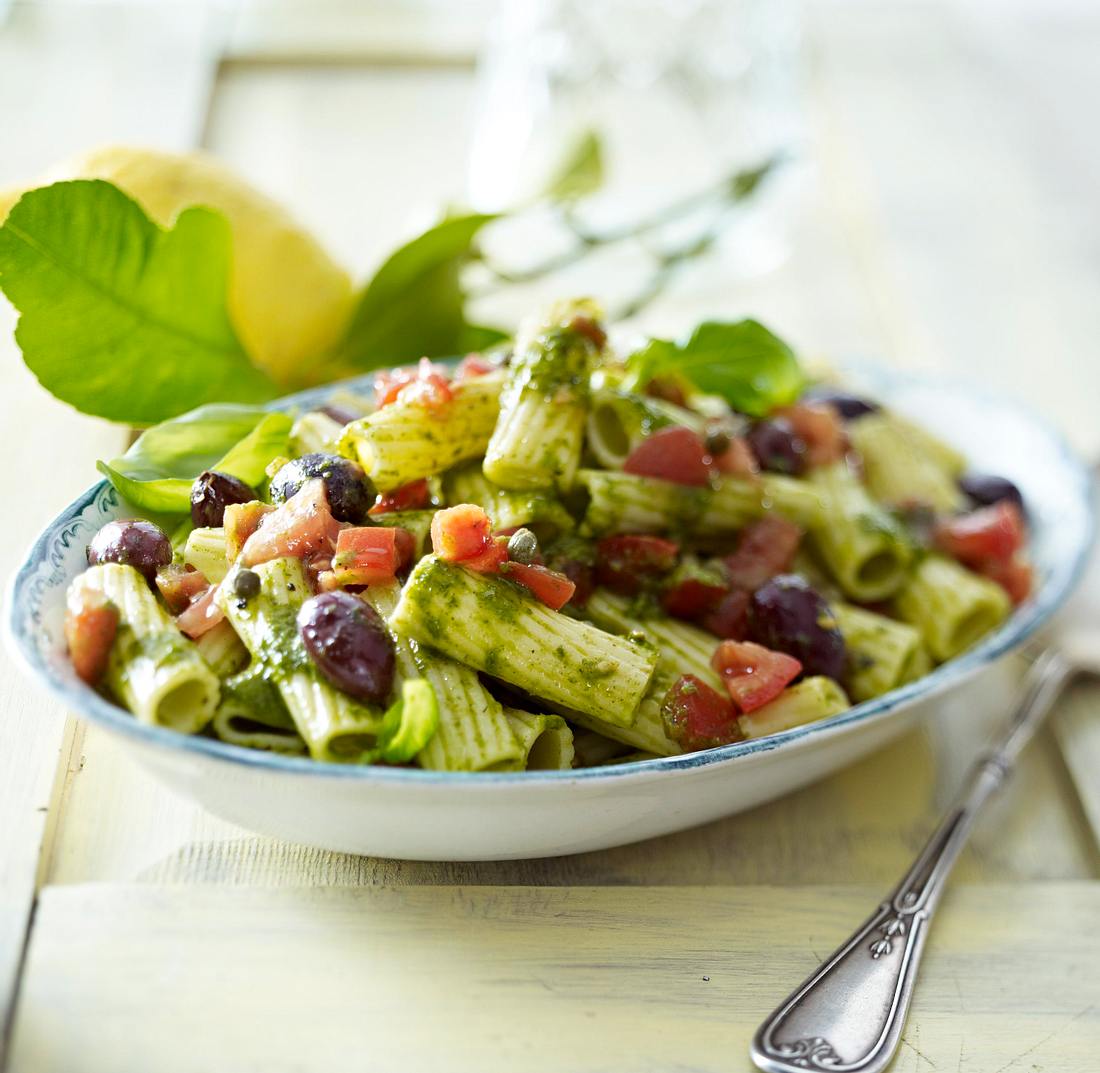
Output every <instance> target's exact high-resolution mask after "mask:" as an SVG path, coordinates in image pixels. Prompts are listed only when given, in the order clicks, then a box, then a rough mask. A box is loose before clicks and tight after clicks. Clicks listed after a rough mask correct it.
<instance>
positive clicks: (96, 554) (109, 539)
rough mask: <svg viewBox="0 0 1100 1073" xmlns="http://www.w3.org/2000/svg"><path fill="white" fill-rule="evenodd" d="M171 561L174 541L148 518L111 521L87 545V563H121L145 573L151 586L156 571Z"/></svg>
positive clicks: (92, 564) (91, 564)
mask: <svg viewBox="0 0 1100 1073" xmlns="http://www.w3.org/2000/svg"><path fill="white" fill-rule="evenodd" d="M171 561H172V542H171V541H170V540H169V539H168V537H167V536H165V534H164V531H163V530H162V529H161V528H160V527H159V526H156V525H154V524H153V523H152V522H146V521H140V520H135V521H121V522H108V523H107V524H106V525H105V526H104V527H103V528H102V529H100V531H99V532H98V533H96V535H95V536H94V537H92V542H91V543H90V544H89V545H88V565H89V566H95V565H96V564H97V563H122V564H123V565H125V566H132V567H133V568H134V569H135V570H137V571H138V572H139V573H141V574H142V575H144V577H145V580H146V581H148V582H149V584H150V585H152V584H153V582H154V581H155V580H156V576H157V570H158V569H159V568H160V567H162V566H167V565H168V564H169V563H170V562H171Z"/></svg>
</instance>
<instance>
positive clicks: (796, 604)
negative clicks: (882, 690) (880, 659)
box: [749, 574, 847, 680]
mask: <svg viewBox="0 0 1100 1073" xmlns="http://www.w3.org/2000/svg"><path fill="white" fill-rule="evenodd" d="M749 636H750V638H751V639H752V640H754V641H755V642H756V643H757V644H761V645H763V646H764V647H765V648H771V649H774V650H776V651H778V652H786V653H787V654H788V655H790V656H794V657H795V659H797V660H799V661H800V662H801V663H802V669H803V670H804V671H805V673H806V674H824V675H827V676H828V677H829V678H835V679H838V680H839V679H840V678H842V677H843V675H844V669H845V664H846V662H847V648H846V646H845V644H844V637H843V635H842V634H841V632H840V630H839V629H838V628H837V625H836V619H835V618H834V617H833V613H832V610H831V609H830V608H829V605H828V604H827V603H826V602H825V600H824V598H823V597H822V596H821V595H820V594H819V593H818V592H817V590H816V589H814V588H812V587H811V586H810V585H809V584H808V583H807V582H806V581H805V580H804V579H803V578H801V577H799V576H798V575H797V574H780V575H778V576H777V577H773V578H772V579H771V581H768V582H765V583H764V584H763V585H762V586H761V587H760V588H759V589H757V590H756V592H755V593H753V597H752V603H751V605H750V607H749Z"/></svg>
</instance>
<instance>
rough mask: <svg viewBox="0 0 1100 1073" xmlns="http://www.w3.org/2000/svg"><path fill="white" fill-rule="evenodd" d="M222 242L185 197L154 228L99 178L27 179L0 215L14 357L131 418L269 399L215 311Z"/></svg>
mask: <svg viewBox="0 0 1100 1073" xmlns="http://www.w3.org/2000/svg"><path fill="white" fill-rule="evenodd" d="M231 252H232V251H231V241H230V229H229V224H228V222H227V221H226V219H225V217H224V216H222V215H221V214H220V213H217V212H214V211H212V210H211V209H206V208H198V207H196V208H189V209H185V210H184V211H183V212H182V213H180V215H179V217H178V218H177V219H176V223H175V226H174V227H173V228H172V229H171V230H168V231H165V230H163V229H162V228H160V227H158V226H157V225H156V224H155V223H154V222H153V221H152V220H150V219H149V217H148V216H146V215H145V212H144V211H143V210H142V208H141V207H140V206H139V205H138V204H137V202H136V201H134V200H132V199H131V198H129V197H127V196H126V195H125V194H124V193H123V192H122V191H121V190H119V189H118V188H117V187H116V186H113V185H112V184H111V183H108V182H104V181H102V180H98V179H97V180H77V181H74V182H62V183H54V184H53V185H52V186H46V187H41V188H40V189H37V190H31V191H29V192H28V193H26V194H24V195H23V196H22V198H20V199H19V201H18V202H17V203H16V204H15V206H14V207H13V208H12V210H11V212H10V213H9V214H8V217H7V220H6V221H5V222H4V224H3V226H2V227H0V289H2V290H3V292H4V293H5V294H6V295H7V297H8V299H9V300H10V301H11V303H12V305H14V306H15V308H16V309H17V310H18V311H19V313H20V318H19V325H18V327H17V329H16V333H15V337H16V340H17V341H18V343H19V346H20V348H21V349H22V351H23V360H24V361H25V362H26V363H27V365H28V367H29V368H30V369H31V371H32V372H33V373H34V374H35V376H37V377H38V379H39V380H40V381H41V383H42V385H43V386H44V387H45V388H46V389H47V390H48V391H50V392H52V393H53V394H54V395H56V396H57V397H58V398H59V399H62V400H63V401H65V402H67V403H70V404H71V405H72V406H75V407H76V408H77V409H78V410H83V411H84V412H85V413H88V414H95V415H96V416H98V417H106V418H109V419H111V420H113V421H125V422H127V423H129V424H134V425H147V424H152V423H154V422H156V421H162V420H164V419H165V418H167V417H172V416H174V415H175V414H178V413H180V412H181V411H183V410H188V409H190V408H191V407H193V406H197V405H200V404H201V403H204V402H213V401H215V400H222V401H231V402H241V401H249V402H257V401H263V400H264V399H267V398H271V397H272V396H273V395H274V393H275V389H274V386H273V385H272V383H271V381H270V380H269V379H268V378H267V377H266V376H264V374H263V373H261V372H260V371H259V370H258V369H256V368H255V367H254V366H253V365H252V364H251V363H250V362H249V360H248V355H247V354H246V353H245V352H244V350H243V348H242V347H241V344H240V342H239V341H238V339H237V336H236V334H235V333H234V331H233V326H232V324H231V323H230V320H229V315H228V312H227V309H226V289H227V285H228V279H229V265H230V258H231Z"/></svg>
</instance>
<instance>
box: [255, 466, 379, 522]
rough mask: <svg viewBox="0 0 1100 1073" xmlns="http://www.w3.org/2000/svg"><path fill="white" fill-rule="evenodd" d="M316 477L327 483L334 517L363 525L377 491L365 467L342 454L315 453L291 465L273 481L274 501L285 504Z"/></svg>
mask: <svg viewBox="0 0 1100 1073" xmlns="http://www.w3.org/2000/svg"><path fill="white" fill-rule="evenodd" d="M314 477H320V478H321V479H322V480H323V481H324V482H325V496H326V497H327V499H328V505H329V509H330V510H331V511H332V516H333V517H334V518H336V520H337V521H341V522H361V521H362V520H363V519H364V518H365V517H366V516H367V511H368V510H370V507H371V504H372V503H373V502H374V488H373V487H372V486H371V484H370V482H369V481H368V480H367V475H366V474H365V473H364V472H363V467H362V466H360V465H358V464H357V463H355V462H352V461H351V459H348V458H341V457H340V456H339V455H330V454H325V453H324V452H322V451H315V452H314V453H313V454H308V455H302V457H301V458H295V459H294V460H293V461H291V462H288V463H287V464H286V465H285V466H283V468H282V469H280V470H279V472H278V473H276V474H275V476H274V477H272V479H271V498H272V500H273V501H274V502H275V503H285V502H286V501H287V500H288V499H289V498H290V497H291V496H292V495H296V494H297V493H298V491H299V490H300V489H301V487H302V485H303V484H305V483H306V481H308V480H312V479H313V478H314Z"/></svg>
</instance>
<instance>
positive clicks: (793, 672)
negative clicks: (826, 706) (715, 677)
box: [711, 641, 802, 712]
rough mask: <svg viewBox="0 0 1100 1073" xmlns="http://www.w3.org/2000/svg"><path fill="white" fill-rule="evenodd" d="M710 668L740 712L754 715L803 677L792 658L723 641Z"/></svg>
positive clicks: (739, 642) (757, 646) (752, 646)
mask: <svg viewBox="0 0 1100 1073" xmlns="http://www.w3.org/2000/svg"><path fill="white" fill-rule="evenodd" d="M711 666H712V667H714V669H715V670H716V671H717V672H718V673H719V674H720V675H721V676H722V678H723V680H724V681H725V683H726V689H727V690H729V695H730V697H732V698H733V703H734V704H736V705H737V707H738V708H739V709H740V710H741V711H742V712H754V711H756V709H757V708H762V707H763V706H764V705H765V704H767V703H768V702H769V701H772V700H775V698H776V697H778V696H779V694H780V693H782V692H783V690H784V689H786V688H787V686H788V685H789V684H790V683H791V682H793V681H794V680H795V679H796V678H797V677H798V676H799V675H800V674H801V673H802V664H801V663H799V661H798V660H796V659H795V658H794V656H788V655H787V654H786V653H785V652H773V651H772V650H771V649H770V648H765V647H764V646H763V645H757V644H753V643H752V642H751V641H723V642H722V643H721V644H720V645H719V646H718V648H717V650H716V651H715V653H714V657H713V658H712V659H711Z"/></svg>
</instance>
